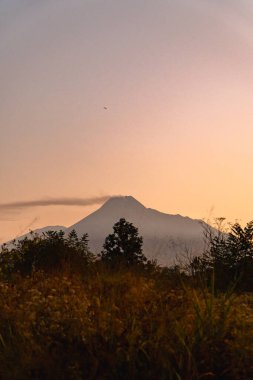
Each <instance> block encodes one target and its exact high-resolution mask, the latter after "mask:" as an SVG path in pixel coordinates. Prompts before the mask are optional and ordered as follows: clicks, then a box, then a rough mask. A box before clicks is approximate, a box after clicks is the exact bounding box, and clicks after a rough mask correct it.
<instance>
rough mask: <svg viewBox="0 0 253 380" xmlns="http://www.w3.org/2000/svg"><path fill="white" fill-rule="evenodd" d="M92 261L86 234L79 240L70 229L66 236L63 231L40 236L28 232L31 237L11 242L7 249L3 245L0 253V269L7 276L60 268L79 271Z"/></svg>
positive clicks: (92, 257)
mask: <svg viewBox="0 0 253 380" xmlns="http://www.w3.org/2000/svg"><path fill="white" fill-rule="evenodd" d="M93 259H94V256H93V254H92V253H91V252H90V250H89V247H88V236H87V234H85V235H83V236H82V237H81V238H80V239H79V238H78V236H77V234H76V232H75V231H74V230H73V231H71V232H70V233H69V235H68V236H67V237H65V234H64V232H63V231H60V232H56V231H48V232H45V233H43V234H42V235H41V236H40V235H37V234H33V233H31V238H28V237H26V238H24V239H23V240H20V241H17V242H16V241H14V242H13V245H12V247H11V248H8V246H6V245H5V246H4V247H3V248H2V252H1V253H0V268H1V271H2V273H3V274H4V275H7V276H8V275H10V274H11V273H14V272H20V273H23V274H29V273H31V272H32V271H33V270H39V269H43V270H46V271H50V270H60V269H61V267H62V266H63V265H64V266H65V267H66V265H69V266H70V267H76V268H80V269H82V268H84V267H87V266H88V265H89V264H90V263H91V262H92V261H93Z"/></svg>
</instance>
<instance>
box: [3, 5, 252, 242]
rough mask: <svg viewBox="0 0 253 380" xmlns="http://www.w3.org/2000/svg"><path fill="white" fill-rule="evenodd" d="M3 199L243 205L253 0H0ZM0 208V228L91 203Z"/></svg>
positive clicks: (212, 207) (235, 210)
mask: <svg viewBox="0 0 253 380" xmlns="http://www.w3.org/2000/svg"><path fill="white" fill-rule="evenodd" d="M0 57H1V59H0V86H1V92H0V125H1V129H0V181H1V186H0V203H12V202H20V201H33V200H36V199H44V198H45V197H53V198H68V197H73V198H93V197H104V196H105V195H106V196H107V195H110V194H111V195H112V194H126V195H128V194H129V195H133V196H134V197H135V198H137V199H138V200H139V201H141V202H142V203H143V204H144V205H145V206H147V207H152V208H155V209H158V210H161V211H164V212H166V213H172V214H174V213H175V214H177V213H179V214H182V215H188V216H191V217H192V218H202V217H208V216H209V214H210V212H211V213H213V214H215V215H216V216H225V217H227V218H228V219H229V220H231V221H234V220H235V219H239V220H240V221H242V222H243V223H245V222H246V221H249V220H251V219H252V207H253V201H252V190H253V176H252V174H251V173H252V169H253V149H252V139H253V127H252V126H253V107H252V99H253V70H252V67H253V2H252V1H250V0H248V1H247V0H241V1H235V0H219V1H218V0H209V1H208V0H167V1H165V0H163V1H162V0H153V1H151V0H142V1H141V0H128V1H120V0H107V1H102V0H90V1H85V0H82V1H81V0H72V1H67V0H61V1H60V0H54V1H48V0H44V1H34V0H0ZM96 208H97V205H93V206H87V207H82V206H80V205H74V206H71V207H70V206H68V207H65V206H48V207H43V208H41V207H36V208H29V209H24V210H22V211H20V210H11V211H9V212H7V213H6V212H4V213H1V215H0V219H1V220H0V241H5V240H7V239H9V238H12V237H14V236H16V235H20V234H22V233H24V232H26V230H27V229H28V228H30V227H31V228H36V227H41V226H45V225H54V224H61V225H62V224H64V225H66V226H68V225H71V224H73V223H74V222H76V221H77V220H79V219H80V218H83V217H84V216H85V215H87V214H88V213H90V212H91V211H93V210H95V209H96Z"/></svg>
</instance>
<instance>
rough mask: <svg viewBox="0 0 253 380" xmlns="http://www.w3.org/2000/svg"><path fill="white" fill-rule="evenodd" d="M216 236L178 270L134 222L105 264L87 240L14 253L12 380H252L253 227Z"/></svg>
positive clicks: (37, 244)
mask: <svg viewBox="0 0 253 380" xmlns="http://www.w3.org/2000/svg"><path fill="white" fill-rule="evenodd" d="M205 234H206V239H207V243H208V244H207V246H206V249H205V252H204V253H203V255H202V256H201V257H197V258H193V259H191V260H190V261H189V263H187V265H186V264H185V265H184V266H175V267H171V268H161V267H159V266H158V265H157V263H155V262H152V261H150V260H148V259H147V258H146V257H145V255H144V253H143V250H142V243H143V241H142V238H141V237H140V236H139V234H138V229H137V228H136V227H134V226H133V225H132V224H131V223H128V222H127V221H126V220H125V219H120V220H119V222H117V223H116V224H115V225H114V226H113V233H112V234H110V235H108V237H107V238H106V240H105V243H104V246H103V250H102V252H101V254H100V255H99V256H95V255H94V254H93V253H92V252H91V251H90V249H89V241H88V236H87V235H84V236H83V237H81V238H79V237H78V236H77V234H76V232H75V231H72V232H71V233H70V234H68V235H65V234H64V232H63V231H60V232H54V231H49V232H47V233H44V234H42V235H41V236H38V235H36V234H31V237H30V238H25V239H23V240H21V241H17V242H13V244H12V245H10V246H6V245H4V246H3V247H2V250H1V252H0V380H2V379H3V380H30V379H34V380H44V379H45V380H81V379H83V380H84V379H85V380H86V379H98V380H104V379H105V380H113V379H123V380H129V379H130V380H131V379H133V380H135V379H136V380H144V379H145V380H149V379H150V380H153V379H155V378H157V379H166V380H167V379H171V380H174V379H175V380H178V379H181V380H184V379H187V380H195V379H196V380H200V379H217V380H218V379H224V380H232V379H233V380H250V379H252V378H253V367H252V357H253V313H252V312H253V295H252V294H251V293H250V291H252V252H253V249H252V247H253V241H252V240H253V239H252V236H253V224H252V223H249V224H248V225H247V226H246V227H245V228H242V227H241V226H239V225H238V224H235V225H234V226H232V228H231V230H230V231H229V232H228V231H227V232H222V230H221V229H220V230H216V231H215V230H213V229H210V230H208V229H207V230H206V231H205Z"/></svg>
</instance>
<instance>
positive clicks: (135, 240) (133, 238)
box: [101, 218, 147, 265]
mask: <svg viewBox="0 0 253 380" xmlns="http://www.w3.org/2000/svg"><path fill="white" fill-rule="evenodd" d="M113 231H114V233H113V234H110V235H108V236H107V238H106V239H105V243H104V245H103V248H104V249H103V251H102V253H101V259H102V261H105V262H108V263H112V264H113V263H123V264H127V265H135V264H143V263H145V262H146V261H147V259H146V257H145V256H144V254H143V252H142V244H143V239H142V237H141V236H139V234H138V228H136V227H134V225H133V224H132V223H129V222H127V221H126V220H125V219H124V218H121V219H120V220H119V221H118V222H117V223H115V224H114V226H113Z"/></svg>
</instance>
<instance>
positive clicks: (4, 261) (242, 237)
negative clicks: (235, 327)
mask: <svg viewBox="0 0 253 380" xmlns="http://www.w3.org/2000/svg"><path fill="white" fill-rule="evenodd" d="M222 222H223V219H220V220H219V225H218V229H214V228H211V227H209V226H208V225H205V227H204V231H203V232H204V238H205V241H206V248H205V250H204V252H203V254H202V255H201V256H196V257H192V258H188V262H185V263H183V265H176V266H174V267H169V268H167V267H164V268H160V267H159V265H157V263H156V262H155V261H152V260H148V259H147V258H146V257H145V255H144V253H143V249H142V245H143V239H142V237H140V236H139V234H138V229H137V228H136V227H135V226H133V224H132V223H129V222H127V221H126V220H125V219H124V218H122V219H120V220H119V221H118V222H117V223H115V225H114V226H113V233H112V234H110V235H108V236H107V237H106V239H105V243H104V245H103V250H102V252H101V253H100V254H99V255H98V256H96V255H94V254H93V253H92V252H91V251H90V248H89V240H88V235H87V234H84V235H83V236H82V237H81V238H78V236H77V234H76V232H75V230H73V231H71V232H70V233H69V234H68V235H67V236H65V233H64V232H63V231H60V232H55V231H48V232H46V233H43V234H42V235H36V234H34V233H31V235H30V237H29V238H28V237H26V238H25V239H23V240H20V241H17V242H16V241H13V243H12V245H11V247H10V246H8V245H3V246H2V250H1V252H0V274H1V275H2V277H3V278H8V277H9V276H11V275H12V274H13V273H20V274H22V275H28V274H31V273H32V272H33V271H38V270H44V271H47V272H52V271H55V270H57V271H60V270H61V269H62V268H65V269H66V268H67V267H68V268H69V269H70V268H71V270H73V271H78V272H87V270H89V271H91V270H92V267H94V268H93V269H95V270H96V268H97V267H98V265H100V264H103V265H104V266H105V265H106V266H107V267H108V268H111V269H113V268H114V269H119V268H124V267H125V268H130V267H131V268H132V269H133V268H134V267H135V269H137V268H138V269H139V270H140V269H141V268H142V269H143V270H145V271H149V272H153V273H154V272H156V273H163V274H165V273H167V274H170V275H172V273H173V274H175V273H177V274H178V275H180V276H181V277H184V279H186V278H188V280H193V281H194V283H195V284H197V283H198V282H200V283H202V282H205V284H206V285H208V286H214V287H215V288H216V289H217V290H221V291H225V290H227V289H230V288H233V289H234V290H238V291H252V290H253V280H252V279H253V221H252V222H249V223H248V224H247V225H246V226H245V227H244V228H243V227H241V225H240V224H239V223H235V224H234V225H232V226H231V228H230V230H229V231H224V229H223V228H222Z"/></svg>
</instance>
